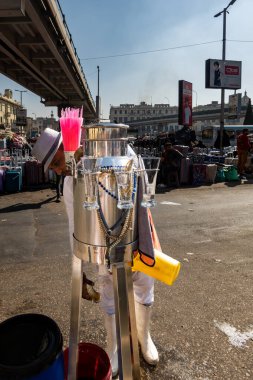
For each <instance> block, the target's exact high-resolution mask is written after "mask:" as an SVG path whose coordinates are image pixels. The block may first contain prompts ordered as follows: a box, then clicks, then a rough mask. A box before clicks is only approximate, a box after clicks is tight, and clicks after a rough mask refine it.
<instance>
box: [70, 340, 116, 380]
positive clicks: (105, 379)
mask: <svg viewBox="0 0 253 380" xmlns="http://www.w3.org/2000/svg"><path fill="white" fill-rule="evenodd" d="M78 350H79V359H78V364H77V380H111V378H112V367H111V363H110V359H109V357H108V355H107V353H106V352H105V351H104V350H103V349H102V348H101V347H99V346H97V345H96V344H93V343H84V342H81V343H79V345H78ZM68 352H69V350H68V348H66V349H65V351H64V379H65V380H67V379H68Z"/></svg>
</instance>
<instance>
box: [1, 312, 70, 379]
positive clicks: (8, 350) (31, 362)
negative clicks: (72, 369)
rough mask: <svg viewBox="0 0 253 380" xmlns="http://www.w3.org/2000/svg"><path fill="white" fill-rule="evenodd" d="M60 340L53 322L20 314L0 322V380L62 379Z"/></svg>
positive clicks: (45, 318) (38, 316) (34, 315)
mask: <svg viewBox="0 0 253 380" xmlns="http://www.w3.org/2000/svg"><path fill="white" fill-rule="evenodd" d="M62 345H63V339H62V334H61V331H60V329H59V327H58V325H57V324H56V322H55V321H54V320H53V319H51V318H49V317H47V316H45V315H42V314H21V315H16V316H14V317H12V318H9V319H7V320H5V321H4V322H2V323H0V380H28V379H29V380H63V379H64V363H63V351H62Z"/></svg>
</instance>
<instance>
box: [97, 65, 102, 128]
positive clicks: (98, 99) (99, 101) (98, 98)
mask: <svg viewBox="0 0 253 380" xmlns="http://www.w3.org/2000/svg"><path fill="white" fill-rule="evenodd" d="M97 70H98V93H97V96H96V115H97V118H98V121H99V120H100V103H101V99H100V95H99V71H100V70H99V66H97Z"/></svg>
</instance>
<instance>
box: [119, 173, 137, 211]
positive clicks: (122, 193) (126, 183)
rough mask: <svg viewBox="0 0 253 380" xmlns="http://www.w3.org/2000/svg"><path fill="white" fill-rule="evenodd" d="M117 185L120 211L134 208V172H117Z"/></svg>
mask: <svg viewBox="0 0 253 380" xmlns="http://www.w3.org/2000/svg"><path fill="white" fill-rule="evenodd" d="M114 173H115V178H116V183H117V190H118V191H117V194H118V204H117V207H118V208H119V209H131V208H133V206H134V204H133V200H132V192H133V172H132V171H124V170H122V171H115V172H114Z"/></svg>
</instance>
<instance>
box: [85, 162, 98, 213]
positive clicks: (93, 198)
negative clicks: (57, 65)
mask: <svg viewBox="0 0 253 380" xmlns="http://www.w3.org/2000/svg"><path fill="white" fill-rule="evenodd" d="M81 160H82V167H83V174H84V189H85V190H84V203H83V208H85V209H87V210H97V209H99V204H98V176H99V172H97V171H96V162H97V159H96V158H94V157H91V156H83V157H82V158H81Z"/></svg>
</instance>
